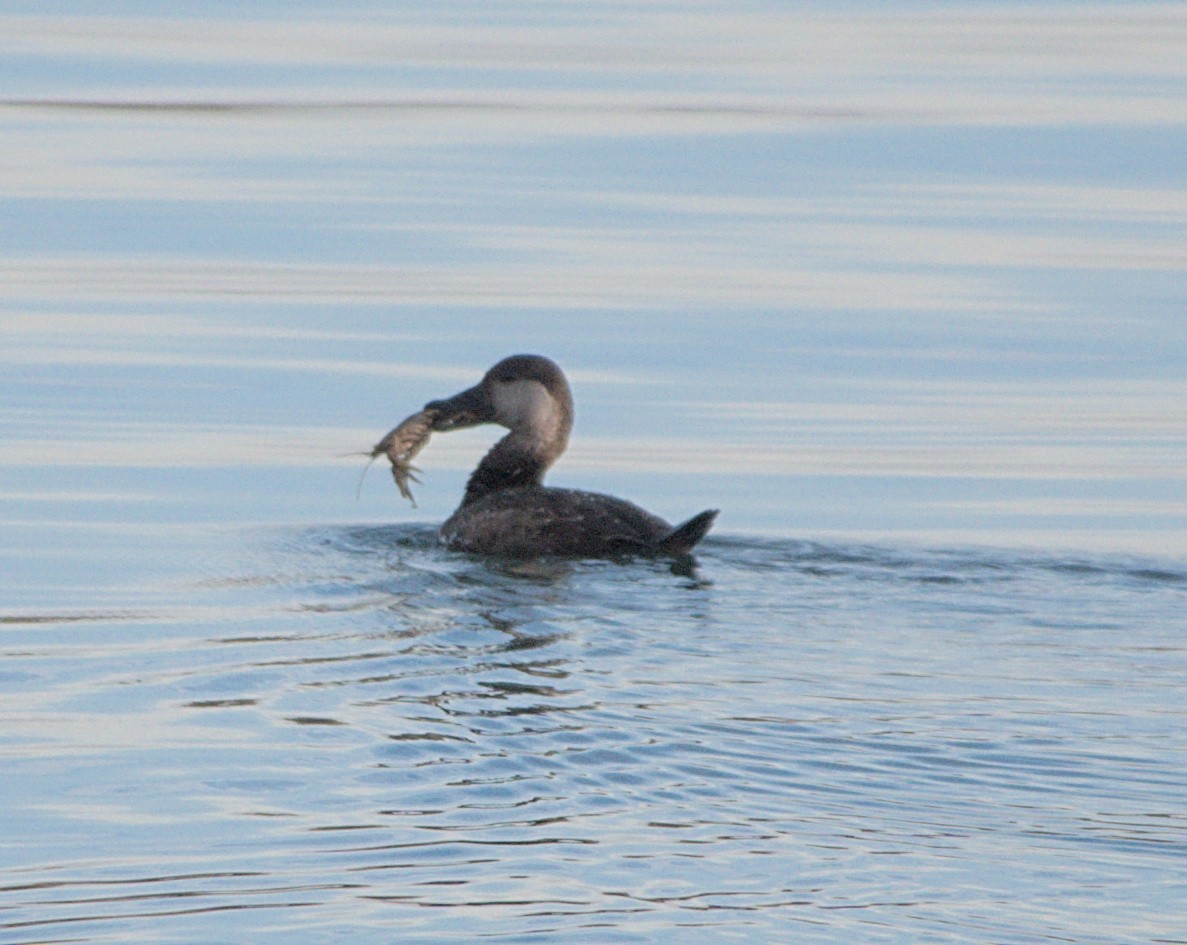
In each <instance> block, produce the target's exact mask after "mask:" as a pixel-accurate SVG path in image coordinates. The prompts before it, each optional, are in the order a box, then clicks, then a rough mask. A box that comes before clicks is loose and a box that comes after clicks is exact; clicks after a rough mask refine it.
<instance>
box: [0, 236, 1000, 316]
mask: <svg viewBox="0 0 1187 945" xmlns="http://www.w3.org/2000/svg"><path fill="white" fill-rule="evenodd" d="M543 238H544V237H543V235H542V236H541V239H543ZM629 257H630V254H629V253H622V254H621V255H619V256H618V258H617V260H616V262H615V263H613V264H611V263H608V262H603V263H601V264H597V265H595V264H586V265H574V264H558V265H551V266H549V265H541V264H535V265H533V264H521V265H516V266H511V267H508V266H491V265H468V266H456V267H455V266H441V267H429V266H420V267H412V266H361V265H337V266H336V265H329V264H320V265H318V264H285V265H277V264H267V263H245V262H238V261H216V260H208V261H199V260H165V259H154V258H144V259H138V260H128V259H123V258H119V259H108V258H94V257H82V258H77V257H76V258H67V257H57V258H32V259H25V260H21V261H19V262H7V263H0V283H2V284H3V286H4V291H5V293H6V294H9V295H12V296H16V297H21V298H43V299H56V300H68V301H75V302H79V301H87V300H95V299H146V298H147V299H160V300H169V299H176V298H178V297H205V298H227V297H233V298H245V297H246V298H256V299H272V300H279V301H291V302H315V301H334V302H338V303H342V302H351V303H360V302H365V303H379V304H391V303H418V304H436V305H451V306H466V307H473V306H479V307H490V306H494V305H508V306H519V307H525V308H589V307H592V306H597V307H602V308H611V309H613V308H631V309H636V308H652V307H659V308H667V307H671V306H673V305H688V304H700V303H705V302H713V303H720V304H723V305H729V304H739V305H740V304H750V305H782V304H785V303H786V302H787V301H788V300H789V299H794V300H795V301H796V303H797V304H799V305H805V306H822V307H828V308H848V309H862V308H866V307H868V306H870V305H873V304H876V305H877V307H878V308H891V309H910V310H945V311H953V310H959V311H966V312H967V311H985V310H989V309H993V308H996V307H999V306H1001V305H1002V304H1006V303H1009V304H1017V303H1016V300H1014V299H1011V298H1009V297H1003V296H1002V295H1001V294H1000V293H999V292H995V291H994V290H993V289H992V287H991V284H990V283H988V282H987V281H982V280H978V279H975V278H971V277H964V276H959V275H946V274H933V273H909V272H878V271H873V270H868V271H850V270H845V271H828V270H819V269H808V268H799V267H794V266H786V265H785V266H775V265H771V266H770V267H764V266H760V265H750V266H746V265H741V264H737V263H736V261H735V264H729V261H727V260H722V261H721V263H720V264H719V265H716V266H709V265H702V266H695V265H675V264H671V263H668V264H666V265H665V264H662V263H656V262H655V261H653V260H648V259H643V260H640V259H634V260H632V259H630V258H629Z"/></svg>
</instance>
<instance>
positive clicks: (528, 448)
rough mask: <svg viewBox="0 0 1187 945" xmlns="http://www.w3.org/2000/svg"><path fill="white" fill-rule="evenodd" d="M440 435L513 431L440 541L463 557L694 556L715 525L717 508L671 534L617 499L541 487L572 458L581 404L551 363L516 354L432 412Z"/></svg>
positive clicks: (473, 480)
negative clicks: (568, 453) (489, 426)
mask: <svg viewBox="0 0 1187 945" xmlns="http://www.w3.org/2000/svg"><path fill="white" fill-rule="evenodd" d="M424 409H425V413H426V414H429V415H431V416H432V417H433V418H434V419H433V429H434V430H436V431H442V430H457V429H462V428H464V427H472V426H476V425H478V424H480V423H498V424H501V425H502V426H505V427H507V428H508V429H509V430H510V431H511V432H510V433H508V434H507V435H506V436H505V437H503V439H501V440H499V442H498V443H496V444H495V445H494V446H493V447H492V448H491V450H490V452H489V453H487V454H486V456H485V457H483V459H482V462H480V463H479V464H478V468H477V469H475V470H474V472H473V473H472V474H471V475H470V479H469V481H468V482H467V483H466V492H465V495H464V496H463V497H462V503H461V505H460V506H458V508H457V510H456V511H455V512H454V513H453V515H451V516H450V517H449V518H448V519H447V520H446V521H445V523H444V524H443V525H442V526H441V530H440V533H439V534H440V537H441V541H442V542H443V543H444V544H446V545H447V546H448V547H450V548H453V549H456V550H458V551H469V552H474V553H478V554H489V555H505V556H510V557H535V556H538V555H563V556H566V557H579V558H606V557H616V556H619V555H624V554H645V555H672V556H677V557H679V556H685V555H688V554H689V553H690V552H691V551H692V549H693V547H694V546H695V545H696V544H697V542H699V541H700V540H701V539H702V538H703V537H704V536H705V533H706V532H708V531H709V528H710V527H711V526H712V524H713V520H714V518H716V516H717V511H716V510H715V509H710V510H707V511H704V512H701V513H700V514H699V515H695V516H693V517H692V518H691V519H689V520H688V521H687V522H685V523H683V524H682V525H679V526H677V527H676V528H673V527H672V526H671V525H669V524H668V523H667V522H665V521H664V520H663V519H661V518H659V517H657V516H655V515H652V514H651V513H650V512H646V511H644V510H643V509H641V508H639V507H638V506H637V505H634V504H632V503H630V502H627V501H625V500H623V499H618V498H615V497H614V496H608V495H602V494H600V493H596V492H582V491H580V490H577V489H554V488H550V487H548V486H544V485H542V483H543V480H544V474H545V472H547V471H548V468H549V467H550V466H551V465H552V464H553V463H554V462H556V460H557V458H558V457H559V456H560V455H561V453H563V452H564V451H565V447H566V446H567V445H568V442H569V433H570V431H571V430H572V428H573V397H572V394H571V393H570V391H569V382H568V381H567V380H566V379H565V375H564V373H563V372H562V371H561V369H560V368H559V367H557V365H556V364H554V363H553V362H552V361H550V360H549V359H548V358H544V357H540V356H539V355H530V354H518V355H513V356H512V357H509V358H505V359H504V360H502V361H500V362H499V363H498V364H496V365H495V366H494V367H493V368H491V369H490V370H489V371H487V373H486V376H485V377H483V379H482V380H481V382H479V383H478V384H477V385H476V386H474V387H471V388H469V389H468V390H465V391H462V392H461V393H460V394H457V395H455V396H453V397H451V398H449V399H448V400H439V401H433V402H432V403H429V404H426V405H425V408H424Z"/></svg>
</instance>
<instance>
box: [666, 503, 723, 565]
mask: <svg viewBox="0 0 1187 945" xmlns="http://www.w3.org/2000/svg"><path fill="white" fill-rule="evenodd" d="M715 518H717V509H706V510H705V511H704V512H701V513H700V514H699V515H694V516H693V517H692V518H690V519H689V520H688V521H687V522H683V523H681V524H680V525H677V526H676V527H675V528H673V529H672V530H671V531H670V532H668V534H667V535H665V536H664V537H663V538H661V539H660V542H659V547H660V550H661V551H663V552H664V553H665V554H670V555H686V554H689V553H690V552H691V551H692V549H693V548H694V547H695V546H696V543H697V542H698V541H700V540H701V539H702V538H704V537H705V535H706V533H708V531H709V529H710V528H712V527H713V520H714V519H715Z"/></svg>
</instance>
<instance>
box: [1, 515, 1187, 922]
mask: <svg viewBox="0 0 1187 945" xmlns="http://www.w3.org/2000/svg"><path fill="white" fill-rule="evenodd" d="M246 537H248V536H247V535H245V533H244V532H243V531H242V530H239V531H238V532H236V533H234V534H233V535H226V536H224V537H222V538H217V537H215V538H211V537H210V536H207V537H206V538H202V537H201V536H197V537H194V538H191V540H190V542H189V544H188V545H187V546H186V548H185V551H184V556H185V558H186V559H187V563H186V565H185V567H187V568H188V569H189V570H190V572H191V573H195V572H196V573H201V572H202V571H203V570H208V571H209V576H207V577H205V578H202V579H201V580H199V581H197V582H193V581H192V580H191V581H190V582H189V583H187V582H186V581H179V580H175V579H171V580H166V581H163V582H161V583H160V584H159V586H158V588H157V590H156V591H155V595H154V596H155V600H153V601H152V602H151V604H150V610H151V613H150V612H146V613H144V614H143V615H140V616H139V617H137V616H136V615H130V614H116V613H98V612H94V613H83V612H79V613H78V614H77V615H76V617H77V618H78V620H81V621H82V622H77V621H76V620H75V619H74V617H72V616H71V615H68V614H56V615H51V614H39V613H34V612H11V613H9V614H8V615H7V617H6V623H5V639H4V643H3V657H4V665H5V666H6V667H8V669H7V670H6V673H5V676H6V678H5V693H4V695H3V696H0V713H3V715H4V718H5V727H4V730H5V733H6V734H5V736H4V738H5V744H6V753H7V754H8V756H9V759H10V763H9V767H8V770H9V781H10V787H9V788H8V790H7V791H6V797H7V799H8V800H7V804H8V809H9V811H10V817H9V819H8V823H7V827H6V836H7V840H6V847H5V850H6V852H5V856H6V858H7V860H8V861H9V863H10V864H11V865H12V866H13V867H14V869H12V870H11V871H10V872H9V873H8V875H7V878H6V881H5V883H4V886H3V888H0V901H3V902H4V904H5V906H6V907H7V908H5V910H4V912H3V913H2V918H0V927H3V928H4V929H5V930H6V933H7V937H6V939H5V940H6V941H14V942H16V941H20V942H32V941H45V940H51V939H53V940H57V939H59V938H62V937H74V938H76V939H77V940H83V941H127V940H129V939H136V938H141V937H146V936H147V937H155V938H156V939H157V940H160V938H161V937H162V936H163V937H165V938H168V939H170V940H179V941H180V940H184V941H209V940H215V939H217V940H224V939H232V938H236V937H243V936H244V935H246V936H247V937H249V938H251V939H252V940H256V941H259V940H273V939H275V940H278V941H279V940H282V939H284V940H291V937H292V935H293V934H298V930H299V934H300V935H301V937H303V938H305V939H306V940H314V941H320V940H327V941H328V940H330V939H332V938H334V937H337V936H340V935H341V934H345V933H346V931H347V930H349V931H350V934H352V935H355V936H358V935H362V936H363V937H368V936H370V935H376V934H386V933H383V930H387V932H388V933H390V929H391V928H394V927H397V926H398V927H399V928H400V929H401V933H400V934H401V940H402V941H403V940H408V941H425V942H428V941H452V940H459V941H461V940H469V939H470V938H472V936H473V929H474V928H481V929H482V930H483V934H484V935H490V936H495V937H509V938H515V937H520V936H522V935H523V934H527V933H529V932H530V933H531V934H534V935H535V936H537V937H541V938H544V939H546V940H557V941H559V940H565V941H569V940H574V939H575V940H578V941H603V940H605V939H604V936H605V935H606V934H607V930H614V931H613V934H614V936H615V937H616V938H621V939H622V940H626V941H647V940H654V937H655V935H656V934H663V935H673V936H675V937H676V939H677V940H682V941H684V940H688V941H691V940H697V941H705V940H709V941H716V940H726V939H728V938H731V937H733V936H736V935H738V934H743V935H745V936H746V937H747V938H748V939H749V940H752V941H781V940H784V939H785V937H786V935H788V934H795V935H796V936H797V937H802V938H805V939H806V940H809V941H835V940H836V939H837V937H838V936H841V937H846V938H852V937H857V938H866V937H870V936H873V937H874V938H878V937H879V936H881V935H883V934H884V933H885V930H886V929H888V928H891V929H895V930H896V933H895V935H896V937H898V936H902V937H906V938H911V939H914V940H918V939H920V938H926V937H929V936H942V937H944V938H945V939H946V940H949V941H970V942H973V941H984V940H985V939H986V937H989V938H993V939H994V940H1010V941H1013V940H1026V941H1030V940H1034V941H1038V940H1041V939H1044V938H1048V937H1052V936H1054V937H1066V938H1069V939H1072V940H1076V941H1085V942H1097V941H1099V942H1106V941H1120V940H1129V939H1132V938H1133V936H1134V934H1135V933H1134V930H1135V929H1144V930H1146V931H1145V932H1143V933H1141V934H1142V935H1143V936H1145V937H1149V938H1158V937H1163V938H1166V937H1167V935H1168V934H1170V933H1171V932H1172V931H1173V928H1174V926H1173V922H1174V921H1175V915H1176V913H1177V909H1178V906H1177V903H1178V900H1179V895H1178V892H1177V891H1176V889H1175V886H1176V883H1175V880H1174V877H1175V875H1176V873H1175V870H1174V868H1173V864H1174V863H1175V862H1176V861H1178V860H1180V859H1181V858H1182V856H1183V855H1184V853H1185V852H1187V832H1185V829H1184V828H1185V827H1187V824H1185V823H1184V821H1183V818H1182V817H1181V816H1180V815H1179V808H1180V804H1179V800H1180V796H1181V783H1182V782H1181V774H1182V762H1183V760H1184V752H1185V751H1187V745H1184V742H1183V739H1182V735H1181V733H1182V723H1183V712H1184V706H1183V704H1182V700H1181V698H1179V695H1178V692H1179V689H1180V685H1179V680H1181V678H1182V673H1183V672H1184V670H1187V650H1185V649H1184V647H1183V646H1182V641H1181V632H1182V617H1181V610H1182V605H1183V602H1184V599H1185V598H1184V594H1185V592H1187V571H1184V570H1183V569H1182V568H1177V567H1167V566H1165V565H1155V564H1152V563H1151V562H1147V561H1142V560H1137V559H1134V560H1132V561H1126V560H1119V559H1116V558H1113V559H1105V558H1090V557H1083V556H1081V557H1079V558H1064V557H1042V556H1034V557H1020V556H1012V555H1006V554H1002V553H989V552H967V553H922V552H904V551H895V550H889V549H881V548H876V547H865V546H842V545H819V544H810V543H804V542H788V541H783V540H770V541H755V540H741V539H720V538H719V539H712V538H711V539H710V540H709V541H708V542H707V544H706V546H705V553H704V554H703V555H702V556H701V560H700V569H701V571H702V574H703V576H704V577H705V578H707V580H701V581H698V582H692V583H690V582H688V581H686V580H684V579H681V578H678V577H674V576H673V575H671V574H670V573H669V572H668V570H667V569H666V568H665V567H664V566H663V565H662V563H659V562H637V563H634V564H625V565H611V564H600V563H578V564H572V563H570V564H563V563H556V564H549V563H541V564H537V565H534V566H523V567H510V568H504V567H498V566H496V567H489V566H487V565H485V564H482V563H480V562H477V561H472V560H470V559H466V558H464V557H461V556H456V555H451V554H448V553H445V552H443V551H440V550H438V549H437V548H436V547H435V545H434V541H433V536H432V533H431V530H428V529H424V528H404V529H399V528H390V527H366V528H360V527H353V528H351V527H343V528H321V529H314V530H310V529H305V530H298V529H273V530H269V531H266V532H262V533H255V534H254V535H251V536H250V541H248V542H246V543H245V542H244V539H245V538H246ZM228 540H233V541H235V543H236V544H238V545H239V548H238V551H237V552H236V553H235V557H236V558H237V559H238V561H239V564H240V567H241V568H242V570H239V571H230V570H219V568H220V567H223V566H222V565H220V564H219V563H218V562H225V561H226V559H227V557H228V554H229V547H228V546H227V544H226V542H227V541H228ZM180 550H181V549H178V548H174V549H172V550H170V551H168V552H167V554H166V557H169V556H172V555H176V554H177V553H178V552H179V551H180ZM176 566H178V567H181V565H180V563H177V564H176ZM859 628H860V629H859ZM1120 680H1124V681H1125V686H1124V693H1125V694H1124V698H1120V696H1119V693H1118V691H1117V689H1116V685H1115V684H1116V682H1117V681H1120ZM46 783H50V784H52V785H53V790H52V791H50V792H48V793H47V792H45V791H43V790H42V789H41V788H42V787H43V786H44V785H45V784H46ZM165 838H168V839H167V842H163V841H164V840H165ZM1139 874H1140V875H1141V876H1142V877H1143V882H1142V891H1141V892H1140V894H1135V893H1133V892H1132V887H1130V892H1127V893H1125V894H1118V893H1106V894H1104V895H1102V894H1101V888H1102V884H1104V883H1112V882H1116V881H1117V878H1118V877H1125V876H1134V875H1139ZM1159 876H1161V877H1162V878H1161V879H1159V878H1157V877H1159ZM970 890H976V892H975V893H974V892H970ZM256 910H259V911H260V914H259V915H258V916H253V915H252V913H253V912H255V911H256ZM245 913H246V914H245ZM199 916H200V917H201V918H198V917H199ZM690 936H691V937H690Z"/></svg>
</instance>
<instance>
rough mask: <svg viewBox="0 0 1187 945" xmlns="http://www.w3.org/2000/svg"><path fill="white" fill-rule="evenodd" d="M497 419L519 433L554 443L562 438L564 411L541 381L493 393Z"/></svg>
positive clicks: (502, 386) (515, 384)
mask: <svg viewBox="0 0 1187 945" xmlns="http://www.w3.org/2000/svg"><path fill="white" fill-rule="evenodd" d="M493 400H494V406H495V419H496V420H498V422H499V423H501V424H502V425H503V426H505V427H507V428H509V429H511V430H514V431H515V432H517V433H524V434H527V435H529V436H530V437H532V438H533V439H537V438H538V439H541V440H544V441H546V442H547V441H551V440H554V439H556V438H557V437H558V436H560V435H561V417H562V414H561V407H560V405H559V404H558V403H557V402H556V401H555V400H553V398H552V395H550V394H549V393H548V391H547V389H546V388H545V387H544V385H543V384H541V383H540V382H539V381H526V380H525V381H512V382H511V383H510V384H500V385H498V386H497V387H496V388H495V390H494V396H493Z"/></svg>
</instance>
